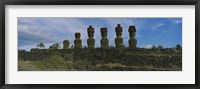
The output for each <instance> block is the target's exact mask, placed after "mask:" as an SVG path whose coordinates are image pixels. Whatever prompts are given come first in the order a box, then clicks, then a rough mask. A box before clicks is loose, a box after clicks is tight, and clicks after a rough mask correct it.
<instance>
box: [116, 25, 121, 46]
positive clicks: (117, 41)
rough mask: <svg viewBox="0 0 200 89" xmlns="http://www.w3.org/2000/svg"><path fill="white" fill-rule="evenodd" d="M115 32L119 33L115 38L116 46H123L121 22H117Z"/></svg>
mask: <svg viewBox="0 0 200 89" xmlns="http://www.w3.org/2000/svg"><path fill="white" fill-rule="evenodd" d="M115 32H116V35H117V38H115V45H116V48H123V38H122V37H121V36H122V27H121V26H120V24H117V27H115Z"/></svg>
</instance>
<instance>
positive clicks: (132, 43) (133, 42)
mask: <svg viewBox="0 0 200 89" xmlns="http://www.w3.org/2000/svg"><path fill="white" fill-rule="evenodd" d="M128 31H129V36H130V39H129V41H128V42H129V47H130V48H136V45H137V40H136V38H135V32H136V28H135V26H129V30H128Z"/></svg>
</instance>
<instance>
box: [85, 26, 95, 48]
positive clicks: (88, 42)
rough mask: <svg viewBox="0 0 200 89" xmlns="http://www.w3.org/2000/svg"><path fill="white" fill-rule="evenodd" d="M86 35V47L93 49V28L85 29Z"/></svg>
mask: <svg viewBox="0 0 200 89" xmlns="http://www.w3.org/2000/svg"><path fill="white" fill-rule="evenodd" d="M87 33H88V37H89V38H88V40H87V45H88V48H94V45H95V40H94V38H93V37H94V28H93V27H92V26H89V27H88V29H87Z"/></svg>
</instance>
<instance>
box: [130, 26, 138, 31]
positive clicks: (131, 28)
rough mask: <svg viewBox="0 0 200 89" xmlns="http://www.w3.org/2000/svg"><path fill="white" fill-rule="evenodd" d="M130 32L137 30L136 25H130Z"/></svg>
mask: <svg viewBox="0 0 200 89" xmlns="http://www.w3.org/2000/svg"><path fill="white" fill-rule="evenodd" d="M128 31H129V32H136V29H135V26H129V30H128Z"/></svg>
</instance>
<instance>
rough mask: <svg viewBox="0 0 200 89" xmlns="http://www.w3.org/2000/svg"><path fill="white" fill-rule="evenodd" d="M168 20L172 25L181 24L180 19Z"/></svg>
mask: <svg viewBox="0 0 200 89" xmlns="http://www.w3.org/2000/svg"><path fill="white" fill-rule="evenodd" d="M169 20H170V22H171V23H172V24H175V25H176V24H181V23H182V18H174V19H169Z"/></svg>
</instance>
